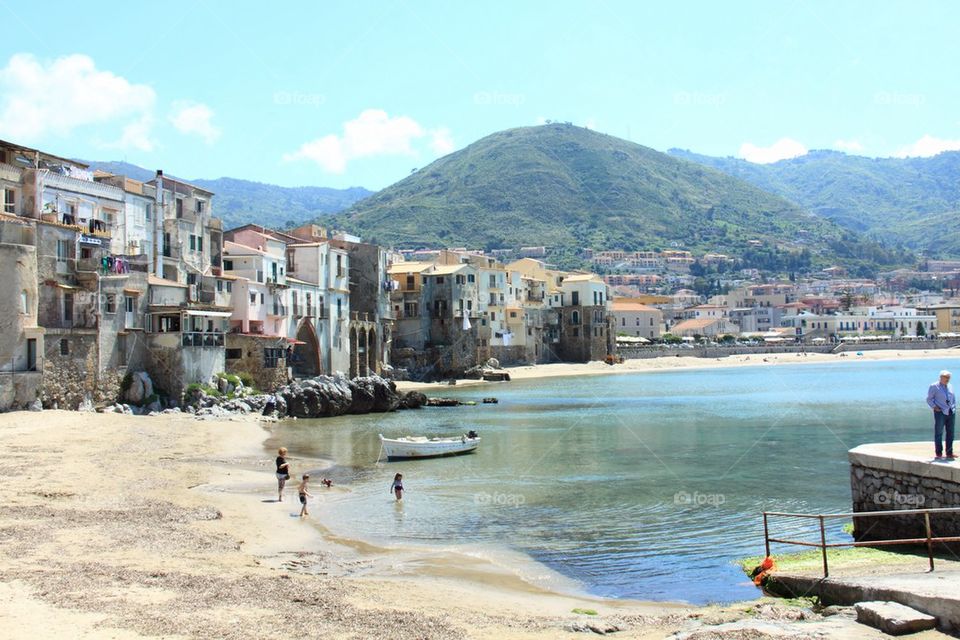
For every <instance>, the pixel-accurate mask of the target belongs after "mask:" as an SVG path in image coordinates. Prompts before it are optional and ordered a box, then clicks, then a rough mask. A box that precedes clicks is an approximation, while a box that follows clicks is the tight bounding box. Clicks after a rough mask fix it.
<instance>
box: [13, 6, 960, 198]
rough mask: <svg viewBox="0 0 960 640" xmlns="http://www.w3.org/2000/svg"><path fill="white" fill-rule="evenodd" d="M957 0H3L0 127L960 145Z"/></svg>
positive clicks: (315, 162) (239, 154)
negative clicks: (572, 132)
mask: <svg viewBox="0 0 960 640" xmlns="http://www.w3.org/2000/svg"><path fill="white" fill-rule="evenodd" d="M958 18H960V3H957V2H927V1H922V0H920V1H916V2H892V1H872V2H860V1H855V0H849V1H846V2H836V1H835V0H834V1H830V2H789V3H788V2H715V1H712V0H711V1H709V2H708V1H702V2H672V1H671V2H669V3H668V2H662V1H661V2H615V1H613V0H596V1H593V2H560V1H552V2H533V1H528V2H516V1H514V2H498V1H490V2H470V3H468V2H449V1H448V2H432V1H422V2H416V1H414V0H406V1H397V2H393V1H388V0H383V1H373V2H369V3H356V2H310V3H307V2H303V3H301V2H241V1H238V2H206V1H203V0H194V1H192V2H178V1H176V0H168V1H167V2H164V3H161V4H156V3H111V2H107V1H101V2H97V3H95V4H90V3H78V2H70V3H67V2H57V1H51V2H23V1H22V0H16V1H11V0H0V24H2V25H5V27H6V28H5V29H4V30H3V33H4V36H3V38H2V39H0V138H2V139H5V140H8V141H11V142H16V143H19V144H23V145H26V146H31V147H36V148H40V149H42V150H44V151H47V152H50V153H53V154H56V155H61V156H67V157H72V158H84V159H95V160H126V161H128V162H132V163H134V164H138V165H140V166H143V167H146V168H148V169H158V168H161V169H164V170H165V171H167V172H168V173H170V174H173V175H177V176H182V177H186V178H218V177H222V176H229V177H233V178H243V179H248V180H257V181H260V182H268V183H274V184H280V185H284V186H297V185H315V186H329V187H338V188H342V187H348V186H363V187H366V188H369V189H379V188H382V187H385V186H387V185H389V184H391V183H393V182H395V181H397V180H399V179H402V178H403V177H405V176H406V175H409V174H410V173H411V172H412V171H413V170H415V169H417V168H421V167H424V166H426V165H428V164H429V163H430V162H432V161H433V160H435V159H437V158H439V157H441V156H443V155H445V154H447V153H450V152H453V151H455V150H457V149H461V148H463V147H465V146H467V145H468V144H470V143H471V142H474V141H476V140H478V139H480V138H482V137H483V136H486V135H489V134H491V133H494V132H496V131H500V130H503V129H508V128H512V127H523V126H535V125H538V124H543V123H544V122H546V121H547V120H552V121H561V122H572V123H573V124H576V125H580V126H585V127H589V128H591V129H595V130H597V131H600V132H603V133H608V134H611V135H614V136H618V137H621V138H625V139H628V140H631V141H633V142H637V143H639V144H643V145H646V146H649V147H653V148H654V149H658V150H661V151H665V150H667V149H669V148H672V147H678V148H682V149H689V150H692V151H695V152H698V153H704V154H708V155H718V156H735V157H742V158H745V159H747V160H749V161H751V162H774V161H776V160H779V159H783V158H788V157H794V156H797V155H802V154H803V153H806V151H807V150H810V149H836V150H841V151H845V152H847V153H851V154H857V155H866V156H882V157H887V156H900V157H905V156H930V155H935V154H936V153H939V152H941V151H945V150H956V149H960V109H958V106H960V82H958V73H957V62H958V61H960V38H958V37H957V35H956V34H957V33H958V31H960V20H958Z"/></svg>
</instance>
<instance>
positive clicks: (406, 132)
mask: <svg viewBox="0 0 960 640" xmlns="http://www.w3.org/2000/svg"><path fill="white" fill-rule="evenodd" d="M428 134H429V135H430V138H431V141H430V147H431V149H432V150H433V151H434V152H435V153H438V154H442V153H448V152H449V151H452V150H453V140H452V137H451V135H450V131H449V130H447V129H445V128H440V129H436V130H431V131H428V130H426V129H424V128H423V127H422V126H420V124H419V123H418V122H417V121H416V120H414V119H413V118H410V117H408V116H390V115H388V114H387V112H386V111H384V110H382V109H366V110H364V111H362V112H361V113H360V115H358V116H357V117H356V118H354V119H353V120H348V121H347V122H345V123H343V132H342V133H341V134H339V135H337V134H329V135H326V136H323V137H322V138H317V139H316V140H311V141H310V142H305V143H304V144H302V145H301V146H300V148H299V149H297V150H296V151H294V152H293V153H286V154H284V155H283V159H284V160H285V161H287V162H291V161H296V160H310V161H312V162H315V163H317V164H318V165H320V166H321V167H323V168H324V170H326V171H328V172H330V173H343V172H344V171H345V170H346V167H347V164H348V163H349V162H350V161H351V160H354V159H356V158H365V157H372V156H416V155H417V150H416V149H415V148H414V145H413V143H414V141H415V140H417V139H419V138H423V137H424V136H426V135H428Z"/></svg>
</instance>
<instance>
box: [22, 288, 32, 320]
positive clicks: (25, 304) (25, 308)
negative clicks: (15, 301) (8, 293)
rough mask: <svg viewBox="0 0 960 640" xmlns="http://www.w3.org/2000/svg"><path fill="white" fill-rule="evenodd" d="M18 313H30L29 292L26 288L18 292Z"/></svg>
mask: <svg viewBox="0 0 960 640" xmlns="http://www.w3.org/2000/svg"><path fill="white" fill-rule="evenodd" d="M20 313H22V314H24V315H26V314H28V313H30V294H29V293H27V292H26V290H23V291H21V292H20Z"/></svg>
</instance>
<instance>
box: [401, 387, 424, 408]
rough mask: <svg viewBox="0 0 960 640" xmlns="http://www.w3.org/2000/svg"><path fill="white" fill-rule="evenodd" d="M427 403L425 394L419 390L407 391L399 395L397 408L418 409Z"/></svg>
mask: <svg viewBox="0 0 960 640" xmlns="http://www.w3.org/2000/svg"><path fill="white" fill-rule="evenodd" d="M426 404H427V396H425V395H423V394H422V393H420V392H419V391H408V392H406V393H404V394H403V395H401V396H400V406H399V407H397V408H398V409H420V408H421V407H423V406H424V405H426Z"/></svg>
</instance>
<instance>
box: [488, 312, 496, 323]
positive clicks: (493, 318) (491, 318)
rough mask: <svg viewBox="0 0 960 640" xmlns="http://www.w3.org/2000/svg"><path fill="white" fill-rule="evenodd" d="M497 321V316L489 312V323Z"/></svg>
mask: <svg viewBox="0 0 960 640" xmlns="http://www.w3.org/2000/svg"><path fill="white" fill-rule="evenodd" d="M496 319H497V314H496V313H495V312H493V311H491V312H490V322H494V321H496Z"/></svg>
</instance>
